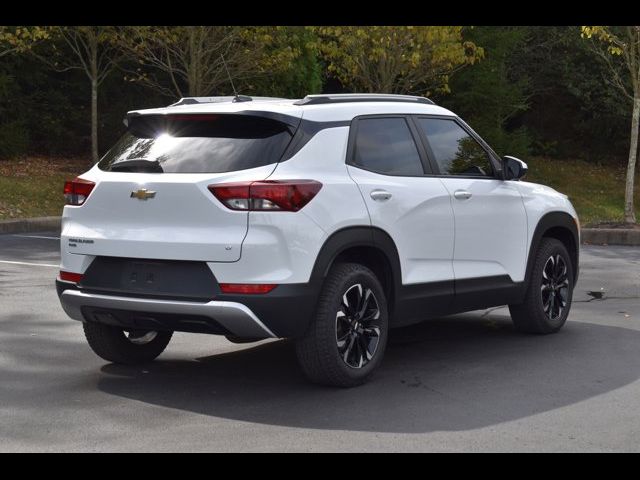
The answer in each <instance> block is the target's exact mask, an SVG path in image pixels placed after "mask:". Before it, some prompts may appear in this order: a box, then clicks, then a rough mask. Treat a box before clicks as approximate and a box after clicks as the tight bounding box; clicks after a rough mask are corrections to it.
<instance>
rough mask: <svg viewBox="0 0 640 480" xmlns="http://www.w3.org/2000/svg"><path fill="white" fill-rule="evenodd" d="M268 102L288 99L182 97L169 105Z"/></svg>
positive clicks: (244, 96) (238, 96)
mask: <svg viewBox="0 0 640 480" xmlns="http://www.w3.org/2000/svg"><path fill="white" fill-rule="evenodd" d="M254 100H255V101H268V100H286V98H277V97H249V96H248V95H237V96H233V95H228V96H220V97H182V98H181V99H180V100H178V101H177V102H176V103H172V104H171V105H169V106H170V107H178V106H180V105H196V104H198V103H227V102H231V103H237V102H251V101H254Z"/></svg>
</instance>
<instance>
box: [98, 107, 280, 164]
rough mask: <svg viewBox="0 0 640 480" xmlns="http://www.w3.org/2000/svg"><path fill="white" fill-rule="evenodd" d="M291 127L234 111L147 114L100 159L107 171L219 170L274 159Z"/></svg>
mask: <svg viewBox="0 0 640 480" xmlns="http://www.w3.org/2000/svg"><path fill="white" fill-rule="evenodd" d="M291 135H292V133H291V132H290V130H289V126H288V125H286V124H284V123H282V122H279V121H277V120H273V119H269V118H263V117H257V116H250V115H238V114H235V115H233V114H207V115H203V114H194V115H184V114H183V115H145V116H140V117H132V118H130V119H129V131H128V133H126V134H125V135H124V136H123V137H122V138H121V139H120V141H118V143H116V144H115V145H114V146H113V148H111V150H109V151H108V152H107V154H106V155H105V156H104V157H103V158H102V160H100V162H99V163H98V167H99V168H100V169H101V170H106V171H119V172H158V173H162V172H164V173H222V172H231V171H235V170H245V169H247V168H255V167H261V166H263V165H269V164H271V163H276V162H278V161H279V160H280V157H281V156H282V154H283V153H284V151H285V149H286V148H287V145H288V144H289V142H290V141H291Z"/></svg>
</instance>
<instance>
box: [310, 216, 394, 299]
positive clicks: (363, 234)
mask: <svg viewBox="0 0 640 480" xmlns="http://www.w3.org/2000/svg"><path fill="white" fill-rule="evenodd" d="M354 247H372V248H377V249H378V250H380V251H381V252H382V253H383V254H384V255H385V257H386V258H387V261H388V262H389V265H390V266H391V272H392V276H393V281H394V285H395V286H396V287H397V286H398V285H400V284H401V278H402V277H401V267H400V256H399V255H398V249H397V248H396V244H395V242H394V241H393V239H392V238H391V237H390V236H389V234H388V233H386V232H385V231H384V230H382V229H380V228H377V227H372V226H359V227H346V228H342V229H340V230H337V231H335V232H333V233H332V234H331V235H329V237H328V238H327V239H326V240H325V242H324V244H323V245H322V247H321V248H320V252H319V253H318V256H317V257H316V261H315V264H314V266H313V270H312V271H311V279H310V282H311V283H314V284H318V282H319V283H321V282H322V281H323V280H324V278H325V277H326V276H327V274H328V273H329V269H330V268H331V266H332V265H333V263H334V261H335V259H336V258H337V257H338V256H339V255H340V254H341V253H343V252H345V251H347V250H348V249H350V248H354Z"/></svg>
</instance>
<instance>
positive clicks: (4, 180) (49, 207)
mask: <svg viewBox="0 0 640 480" xmlns="http://www.w3.org/2000/svg"><path fill="white" fill-rule="evenodd" d="M88 169H89V167H88V162H87V160H86V159H52V158H43V157H31V158H26V159H21V160H0V220H7V219H12V218H25V217H47V216H58V215H61V214H62V207H63V206H64V197H63V196H62V187H63V186H64V182H65V180H70V179H72V178H74V177H75V176H77V175H79V174H80V173H82V172H84V171H86V170H88Z"/></svg>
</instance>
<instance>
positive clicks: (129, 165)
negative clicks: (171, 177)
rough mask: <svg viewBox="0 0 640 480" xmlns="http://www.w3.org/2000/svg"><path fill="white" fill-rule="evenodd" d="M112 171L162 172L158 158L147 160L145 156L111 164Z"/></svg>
mask: <svg viewBox="0 0 640 480" xmlns="http://www.w3.org/2000/svg"><path fill="white" fill-rule="evenodd" d="M111 171H112V172H141V173H163V172H164V170H163V169H162V166H160V162H158V160H147V159H145V158H130V159H128V160H121V161H119V162H116V163H113V164H112V165H111Z"/></svg>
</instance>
